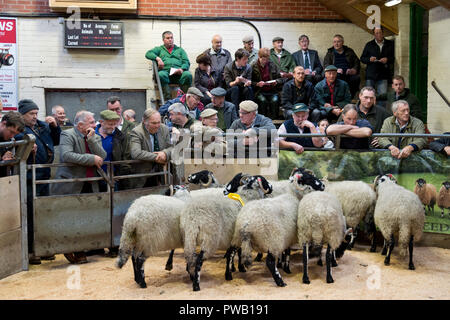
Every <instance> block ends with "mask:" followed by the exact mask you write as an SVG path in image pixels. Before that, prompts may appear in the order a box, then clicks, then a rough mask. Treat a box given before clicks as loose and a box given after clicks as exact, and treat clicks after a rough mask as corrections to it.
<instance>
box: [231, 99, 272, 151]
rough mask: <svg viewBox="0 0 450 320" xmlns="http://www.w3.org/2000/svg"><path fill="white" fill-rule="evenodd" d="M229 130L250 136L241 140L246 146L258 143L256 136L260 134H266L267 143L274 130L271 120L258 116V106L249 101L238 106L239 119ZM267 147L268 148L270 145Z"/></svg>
mask: <svg viewBox="0 0 450 320" xmlns="http://www.w3.org/2000/svg"><path fill="white" fill-rule="evenodd" d="M230 129H233V130H235V131H237V132H242V133H246V134H249V135H251V136H250V137H246V138H244V139H243V140H242V141H243V144H244V145H246V146H251V145H254V144H255V143H256V142H257V141H258V137H257V135H259V134H261V133H263V134H266V136H267V138H268V141H269V140H270V133H271V132H270V131H271V130H276V128H275V125H274V124H273V123H272V120H271V119H269V118H267V117H265V116H263V115H260V114H258V105H257V104H256V103H255V102H253V101H251V100H245V101H242V102H241V103H240V104H239V119H237V120H235V121H234V122H233V124H232V125H231V127H230ZM238 143H239V142H238ZM267 147H270V144H269V145H267Z"/></svg>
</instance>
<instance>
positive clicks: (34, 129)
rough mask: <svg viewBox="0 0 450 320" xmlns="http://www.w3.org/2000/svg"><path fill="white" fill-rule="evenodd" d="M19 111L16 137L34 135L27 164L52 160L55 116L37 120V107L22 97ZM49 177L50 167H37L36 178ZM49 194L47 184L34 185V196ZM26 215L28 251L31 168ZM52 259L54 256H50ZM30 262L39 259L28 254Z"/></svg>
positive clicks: (30, 242)
mask: <svg viewBox="0 0 450 320" xmlns="http://www.w3.org/2000/svg"><path fill="white" fill-rule="evenodd" d="M19 112H20V113H21V114H22V116H23V120H24V121H25V131H24V133H22V134H20V135H18V136H17V137H16V139H17V140H19V139H23V134H32V135H34V136H35V137H36V141H35V146H34V148H33V151H32V152H31V153H30V156H29V157H28V159H27V163H28V164H47V163H52V162H53V160H54V154H55V146H57V145H59V138H60V134H61V128H60V127H59V126H58V124H57V122H56V120H55V118H53V117H51V116H48V117H46V118H45V122H44V121H41V120H38V112H39V107H38V106H37V104H36V103H34V101H33V100H30V99H24V100H20V101H19ZM48 179H50V168H37V169H36V180H48ZM49 194H50V191H49V185H48V184H37V185H36V196H48V195H49ZM27 215H28V230H29V232H28V251H29V252H30V253H31V252H32V249H33V242H34V234H33V232H32V230H33V228H34V226H33V186H32V173H31V170H29V171H28V172H27ZM51 258H53V259H54V257H51ZM29 262H30V264H40V263H41V259H40V258H39V257H36V256H34V255H31V256H30V259H29Z"/></svg>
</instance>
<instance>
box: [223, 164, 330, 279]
mask: <svg viewBox="0 0 450 320" xmlns="http://www.w3.org/2000/svg"><path fill="white" fill-rule="evenodd" d="M289 188H290V189H292V190H291V191H290V190H286V192H285V193H284V194H283V195H279V196H277V197H275V198H266V199H262V200H258V201H252V202H250V203H248V204H246V205H245V206H244V207H243V208H242V209H241V210H240V212H239V214H238V217H237V219H236V226H235V231H234V236H233V240H232V249H233V251H235V250H236V248H239V247H240V248H241V249H242V260H243V264H244V265H245V266H249V265H250V264H251V262H252V256H251V253H252V249H254V250H257V251H258V252H266V253H267V258H266V265H267V268H268V269H269V271H270V273H271V274H272V277H273V279H274V280H275V283H276V284H277V286H280V287H284V286H285V285H286V284H285V283H284V282H283V279H282V278H281V275H280V273H279V272H278V269H277V266H276V264H275V258H276V257H278V256H280V255H281V254H282V252H283V251H285V250H289V247H290V246H292V245H294V244H296V243H297V240H298V239H297V207H298V203H299V201H300V199H301V198H302V196H303V194H306V193H308V192H311V191H312V190H323V189H324V185H323V184H322V182H320V180H319V179H317V178H316V177H314V176H313V175H311V174H310V173H309V172H307V170H305V169H303V168H301V169H297V170H296V171H295V172H294V175H293V176H292V179H291V183H290V184H289ZM287 255H288V258H287V259H288V263H289V252H288V254H287ZM288 263H287V266H285V268H284V270H285V271H286V272H287V273H290V270H289V264H288Z"/></svg>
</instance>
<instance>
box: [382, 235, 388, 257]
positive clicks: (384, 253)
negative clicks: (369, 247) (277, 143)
mask: <svg viewBox="0 0 450 320" xmlns="http://www.w3.org/2000/svg"><path fill="white" fill-rule="evenodd" d="M386 254H387V243H386V239H384V242H383V249H381V255H382V256H385V255H386Z"/></svg>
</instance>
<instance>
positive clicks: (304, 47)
mask: <svg viewBox="0 0 450 320" xmlns="http://www.w3.org/2000/svg"><path fill="white" fill-rule="evenodd" d="M298 44H299V46H300V50H298V51H296V52H294V53H293V54H292V58H294V62H295V64H296V65H297V66H302V67H303V68H304V69H305V75H306V80H308V81H310V82H311V83H312V84H316V83H317V82H319V81H320V80H322V79H323V75H322V71H323V68H322V64H321V63H320V59H319V54H318V53H317V51H316V50H311V49H309V48H308V47H309V38H308V36H307V35H305V34H302V35H301V36H300V37H299V38H298Z"/></svg>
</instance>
